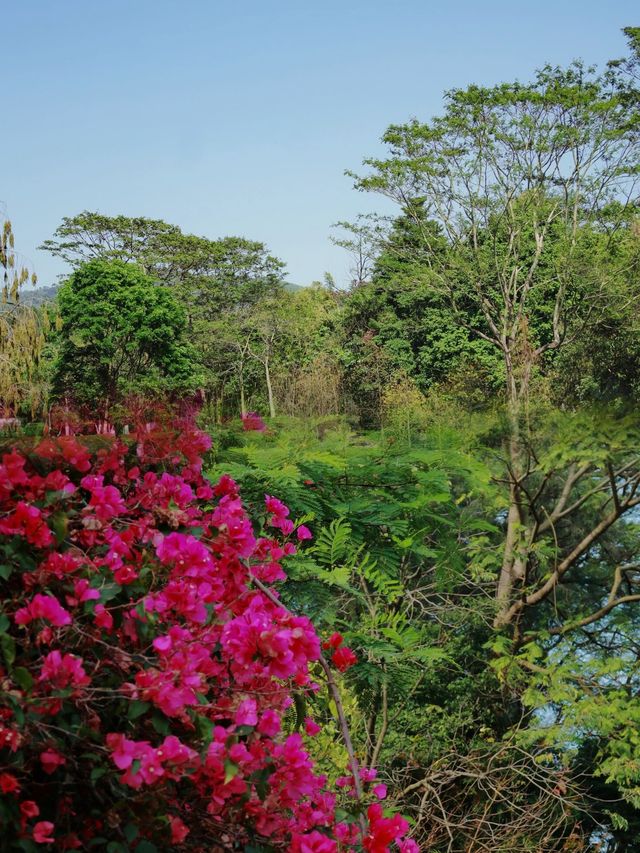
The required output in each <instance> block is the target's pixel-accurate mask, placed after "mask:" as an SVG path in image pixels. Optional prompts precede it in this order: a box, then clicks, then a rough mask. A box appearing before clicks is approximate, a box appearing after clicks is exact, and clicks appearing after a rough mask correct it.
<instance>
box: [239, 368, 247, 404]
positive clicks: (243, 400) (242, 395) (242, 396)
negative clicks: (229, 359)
mask: <svg viewBox="0 0 640 853" xmlns="http://www.w3.org/2000/svg"><path fill="white" fill-rule="evenodd" d="M246 414H247V404H246V401H245V398H244V364H241V365H240V415H241V417H244V416H245V415H246Z"/></svg>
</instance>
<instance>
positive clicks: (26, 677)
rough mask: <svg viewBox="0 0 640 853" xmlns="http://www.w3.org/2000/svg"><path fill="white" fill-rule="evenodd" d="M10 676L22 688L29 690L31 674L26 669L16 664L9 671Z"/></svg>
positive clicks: (31, 679) (31, 684)
mask: <svg viewBox="0 0 640 853" xmlns="http://www.w3.org/2000/svg"><path fill="white" fill-rule="evenodd" d="M11 677H12V678H13V680H14V681H15V682H16V684H18V685H20V687H22V689H23V690H31V688H32V687H33V676H32V675H31V673H30V672H29V670H28V669H25V668H24V667H23V666H17V667H16V668H15V669H14V670H13V671H12V673H11Z"/></svg>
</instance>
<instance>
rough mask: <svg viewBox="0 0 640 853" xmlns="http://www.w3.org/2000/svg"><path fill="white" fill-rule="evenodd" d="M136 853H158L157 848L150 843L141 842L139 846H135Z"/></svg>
mask: <svg viewBox="0 0 640 853" xmlns="http://www.w3.org/2000/svg"><path fill="white" fill-rule="evenodd" d="M135 850H136V853H158V848H157V847H156V845H155V844H152V843H151V841H145V840H143V841H141V842H140V843H139V844H136V848H135Z"/></svg>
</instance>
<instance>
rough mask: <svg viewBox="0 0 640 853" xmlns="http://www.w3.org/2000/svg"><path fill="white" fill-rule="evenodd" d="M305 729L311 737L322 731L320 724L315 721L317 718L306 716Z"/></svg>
mask: <svg viewBox="0 0 640 853" xmlns="http://www.w3.org/2000/svg"><path fill="white" fill-rule="evenodd" d="M304 730H305V732H306V733H307V734H308V735H309V737H313V736H314V735H317V734H318V732H319V731H320V726H319V725H318V724H317V723H316V722H315V720H312V719H311V717H305V721H304Z"/></svg>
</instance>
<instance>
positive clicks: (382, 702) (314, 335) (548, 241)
mask: <svg viewBox="0 0 640 853" xmlns="http://www.w3.org/2000/svg"><path fill="white" fill-rule="evenodd" d="M625 36H626V39H627V43H628V51H627V55H626V56H624V57H622V58H615V57H613V58H611V60H610V61H609V62H608V63H607V64H606V65H605V66H604V67H602V68H594V67H591V66H589V65H587V64H585V63H583V62H578V61H576V62H574V63H572V64H570V65H568V66H567V67H556V66H551V65H547V66H543V67H542V68H540V69H539V70H538V71H537V72H536V73H535V75H533V76H532V79H531V80H530V81H529V82H510V83H508V82H507V83H502V84H500V85H496V86H491V87H482V86H479V85H472V86H469V87H467V88H456V89H453V90H450V91H448V92H446V93H445V94H444V96H443V100H442V108H441V111H440V113H439V114H438V115H437V116H436V117H434V118H432V119H431V120H429V121H422V120H418V119H416V118H414V119H411V120H409V121H407V122H406V123H404V124H393V125H391V126H389V127H388V128H387V130H386V131H385V133H384V136H383V139H382V141H383V144H384V151H385V153H384V154H383V155H380V156H377V157H368V158H365V159H364V160H363V164H362V167H361V170H359V171H358V172H354V173H350V179H351V181H352V183H353V186H354V190H356V191H358V192H361V193H363V194H366V196H367V199H368V200H373V201H374V202H375V201H376V200H378V199H379V200H380V206H381V208H382V209H384V210H389V209H391V208H390V205H393V211H394V212H393V213H392V214H386V213H385V214H380V215H377V214H372V213H368V214H366V215H362V216H360V217H359V218H357V220H355V221H352V222H347V221H339V222H337V223H336V225H335V226H334V228H333V236H332V240H333V241H334V242H335V243H336V244H337V245H338V246H340V247H342V248H343V249H344V252H345V255H344V257H345V264H349V268H350V273H349V277H350V279H351V285H350V287H349V288H346V289H345V288H342V287H339V286H338V285H337V284H336V282H335V281H334V279H333V278H332V276H331V275H330V274H326V275H325V276H324V277H322V280H319V281H314V282H312V283H310V284H308V283H304V286H302V284H301V283H296V284H292V283H291V282H289V281H288V274H287V270H286V265H285V262H284V261H283V260H281V259H279V258H277V257H275V256H274V255H273V254H272V253H271V252H270V250H269V248H268V247H267V246H266V245H265V244H264V243H261V242H256V241H254V240H249V239H246V238H244V237H237V236H234V237H222V238H212V237H200V236H195V235H193V234H190V233H186V230H183V228H181V227H180V226H179V225H177V224H172V223H168V222H166V221H164V220H162V219H152V218H147V217H137V216H135V215H117V216H111V215H106V214H102V213H100V212H94V211H89V210H85V211H82V212H79V213H73V212H72V211H70V212H69V216H67V217H65V218H64V219H63V220H62V221H61V222H60V224H59V226H58V227H57V229H56V230H55V233H53V234H51V235H49V236H46V235H45V236H43V239H42V246H41V249H42V250H43V251H45V252H48V253H50V254H51V255H53V256H55V257H56V258H58V259H60V260H61V261H63V262H64V263H65V265H66V270H67V272H66V273H65V275H64V276H63V277H62V280H61V281H60V282H58V283H55V282H52V281H47V282H45V283H44V284H46V286H42V285H39V284H38V282H37V279H36V276H35V274H34V273H33V271H32V270H31V269H28V268H27V267H26V265H23V264H22V262H21V260H20V254H19V251H18V250H19V244H20V234H19V233H16V234H15V237H14V233H13V227H12V224H11V222H10V221H9V220H8V219H7V221H6V222H5V223H4V226H3V230H2V235H1V240H0V265H1V266H2V271H3V273H4V282H3V293H2V305H1V306H0V453H1V455H2V464H0V587H1V588H2V597H1V599H0V652H1V655H0V832H1V834H2V841H1V842H0V847H1V849H2V850H7V851H14V850H15V851H20V850H22V851H27V853H29V852H30V851H37V850H46V849H50V850H74V849H79V850H105V851H107V853H127V851H137V853H153V851H160V850H173V849H175V850H185V851H187V850H190V851H225V850H246V851H249V853H251V851H253V852H254V853H258V851H262V852H263V853H268V851H285V850H291V851H294V853H296V851H298V853H338V851H345V853H346V851H371V853H385V851H396V852H397V853H413V851H417V850H424V851H435V852H437V853H515V851H531V853H560V852H561V851H563V852H564V853H579V852H580V851H600V853H634V851H640V417H639V415H638V402H639V400H640V321H639V318H640V193H639V191H638V190H639V180H640V28H633V27H629V28H627V29H626V30H625ZM373 143H374V140H372V147H373ZM363 154H366V152H363ZM133 213H135V211H133ZM337 215H338V216H339V212H338V214H337Z"/></svg>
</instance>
